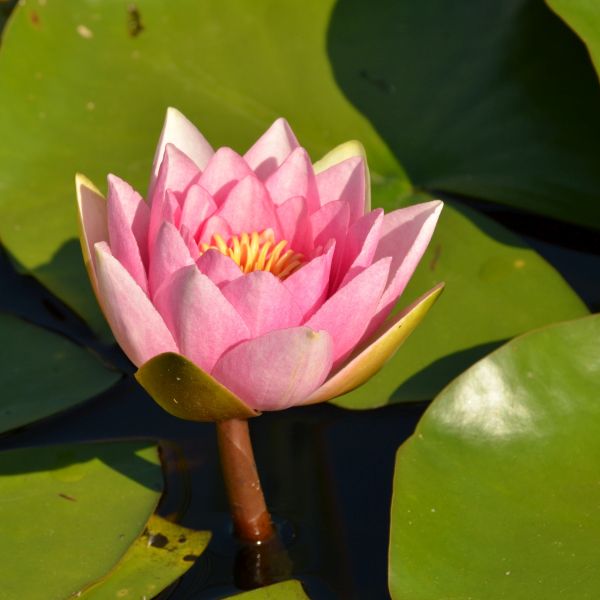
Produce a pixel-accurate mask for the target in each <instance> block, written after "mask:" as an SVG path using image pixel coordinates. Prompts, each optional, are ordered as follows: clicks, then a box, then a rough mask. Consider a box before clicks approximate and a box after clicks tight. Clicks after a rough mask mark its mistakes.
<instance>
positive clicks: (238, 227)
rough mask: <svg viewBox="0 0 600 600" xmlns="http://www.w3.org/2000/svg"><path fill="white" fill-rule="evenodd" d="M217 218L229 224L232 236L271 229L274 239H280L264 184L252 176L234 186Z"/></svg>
mask: <svg viewBox="0 0 600 600" xmlns="http://www.w3.org/2000/svg"><path fill="white" fill-rule="evenodd" d="M217 216H219V217H221V218H222V219H224V220H225V221H226V222H227V223H228V224H229V227H230V228H231V231H232V233H234V234H240V233H243V232H247V233H252V232H253V231H263V230H264V229H267V228H271V229H272V230H273V232H274V234H275V239H276V240H280V239H281V228H280V226H279V221H278V220H277V213H276V212H275V207H274V206H273V203H272V202H271V198H269V194H268V192H267V190H266V188H265V186H264V184H263V183H262V182H261V181H260V180H259V179H258V178H257V177H255V176H254V175H248V177H245V178H244V179H242V180H241V181H240V182H238V183H237V184H236V185H235V187H234V188H233V189H232V190H231V192H230V193H229V196H227V199H226V200H225V202H224V203H223V206H221V208H220V209H219V212H218V213H217Z"/></svg>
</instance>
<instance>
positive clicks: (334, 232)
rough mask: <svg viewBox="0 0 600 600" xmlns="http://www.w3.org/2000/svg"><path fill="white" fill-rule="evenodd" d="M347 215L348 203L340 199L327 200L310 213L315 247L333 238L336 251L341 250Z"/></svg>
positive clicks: (344, 236) (344, 238)
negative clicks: (314, 211) (323, 204)
mask: <svg viewBox="0 0 600 600" xmlns="http://www.w3.org/2000/svg"><path fill="white" fill-rule="evenodd" d="M349 217H350V211H349V208H348V205H347V204H346V203H345V202H340V201H336V202H329V203H328V204H326V205H325V206H322V207H321V208H320V209H319V210H318V211H317V212H316V213H314V214H312V215H310V223H311V227H312V233H313V236H314V245H315V247H318V246H325V244H326V243H327V242H328V241H329V240H331V239H334V240H335V241H336V244H337V251H338V252H341V251H342V249H343V247H344V244H345V240H346V233H347V231H348V222H349Z"/></svg>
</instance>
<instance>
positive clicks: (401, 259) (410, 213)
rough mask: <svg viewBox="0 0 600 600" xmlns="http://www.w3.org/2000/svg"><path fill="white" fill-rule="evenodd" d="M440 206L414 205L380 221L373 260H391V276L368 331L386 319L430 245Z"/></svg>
mask: <svg viewBox="0 0 600 600" xmlns="http://www.w3.org/2000/svg"><path fill="white" fill-rule="evenodd" d="M442 207H443V203H442V202H440V201H439V200H434V201H432V202H424V203H422V204H415V205H414V206H409V207H407V208H400V209H398V210H395V211H393V212H391V213H388V214H386V215H385V216H384V218H383V227H382V232H381V239H380V241H379V245H378V246H377V250H376V252H375V258H374V260H377V259H379V258H381V257H383V256H391V257H392V264H391V265H390V276H389V280H388V282H387V285H386V289H385V291H384V292H383V295H382V297H381V300H380V302H379V305H378V307H377V314H376V316H375V318H374V319H373V323H372V324H371V325H369V331H373V330H374V329H376V328H377V327H378V326H379V325H380V324H381V323H382V322H383V320H384V319H385V318H386V317H387V315H388V314H389V312H390V310H391V309H392V307H393V306H394V304H395V303H396V300H397V299H398V298H399V296H400V294H402V292H403V291H404V288H405V287H406V284H407V283H408V281H409V280H410V278H411V277H412V274H413V273H414V270H415V269H416V267H417V265H418V264H419V261H420V260H421V257H422V256H423V253H424V252H425V250H426V248H427V246H428V245H429V240H430V239H431V236H432V235H433V231H434V229H435V226H436V223H437V220H438V218H439V216H440V212H441V210H442Z"/></svg>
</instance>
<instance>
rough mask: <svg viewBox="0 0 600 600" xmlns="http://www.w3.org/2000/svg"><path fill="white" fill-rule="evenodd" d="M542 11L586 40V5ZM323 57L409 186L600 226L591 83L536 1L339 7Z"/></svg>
mask: <svg viewBox="0 0 600 600" xmlns="http://www.w3.org/2000/svg"><path fill="white" fill-rule="evenodd" d="M550 3H551V5H552V6H554V7H555V8H556V9H557V10H558V9H559V8H560V7H564V11H563V10H560V12H561V14H563V13H564V14H565V16H568V20H569V22H571V23H572V24H573V25H574V26H575V27H576V28H578V30H579V29H581V31H580V32H581V34H582V35H583V36H584V39H586V41H587V42H588V44H591V43H592V41H591V37H588V34H590V35H592V33H593V35H594V36H596V39H598V38H597V36H598V19H597V16H596V17H593V14H594V13H595V14H596V15H597V11H598V8H597V6H598V3H597V2H594V0H587V1H586V0H551V2H550ZM590 17H593V18H590ZM579 26H581V28H580V27H579ZM592 48H597V46H596V45H595V44H594V46H593V47H592ZM328 51H329V56H330V57H331V61H332V65H333V69H334V72H335V77H336V79H337V81H338V83H339V84H340V86H341V87H342V89H343V90H344V92H345V93H346V94H347V96H348V97H349V98H350V100H351V101H352V102H353V103H354V104H355V106H356V107H357V108H358V109H359V110H360V111H361V112H362V113H363V114H364V115H366V116H367V117H369V119H370V120H371V122H372V123H373V124H374V125H375V127H376V128H377V130H378V131H379V132H380V134H381V136H382V137H383V139H384V140H385V141H386V142H387V143H388V144H389V146H390V148H391V149H392V150H393V152H394V153H395V155H396V156H397V157H398V159H399V160H400V161H402V164H403V165H404V167H405V168H406V170H407V172H408V174H409V176H410V178H411V180H412V181H413V182H414V183H415V184H416V185H418V186H422V187H427V188H429V189H440V190H444V191H447V192H454V193H459V194H465V195H469V196H473V197H476V198H481V199H486V200H493V201H496V202H502V203H506V204H509V205H512V206H518V207H520V208H523V209H526V210H528V211H533V212H537V213H542V214H545V215H549V216H552V217H555V218H558V219H561V220H566V221H571V222H574V223H579V224H582V225H585V226H588V227H596V228H600V202H599V201H598V189H600V169H598V156H599V155H600V109H599V107H600V87H599V86H598V79H597V77H596V74H595V73H594V69H593V67H592V65H591V63H590V60H589V57H588V56H587V53H586V51H585V48H584V46H583V44H581V43H580V40H578V39H577V37H576V36H575V35H574V34H573V33H572V32H571V31H569V29H568V28H567V27H566V26H565V24H564V23H562V22H561V20H560V19H559V18H557V16H556V15H554V14H553V13H552V11H551V10H550V9H548V8H547V7H546V6H545V5H544V3H543V2H541V1H535V0H505V1H501V2H499V1H498V0H461V1H460V2H447V1H446V0H419V1H418V2H417V1H414V0H381V1H380V2H378V3H377V9H376V10H373V7H372V6H371V5H370V4H369V3H368V2H363V1H362V0H340V1H339V2H338V3H337V4H336V7H335V10H334V12H333V15H332V19H331V26H330V30H329V37H328ZM594 52H595V50H594ZM368 149H369V148H368V146H367V150H368Z"/></svg>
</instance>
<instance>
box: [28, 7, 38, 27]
mask: <svg viewBox="0 0 600 600" xmlns="http://www.w3.org/2000/svg"><path fill="white" fill-rule="evenodd" d="M29 20H30V21H31V24H32V25H33V26H34V27H35V28H36V29H39V28H40V15H39V13H38V12H37V11H35V10H30V11H29Z"/></svg>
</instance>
